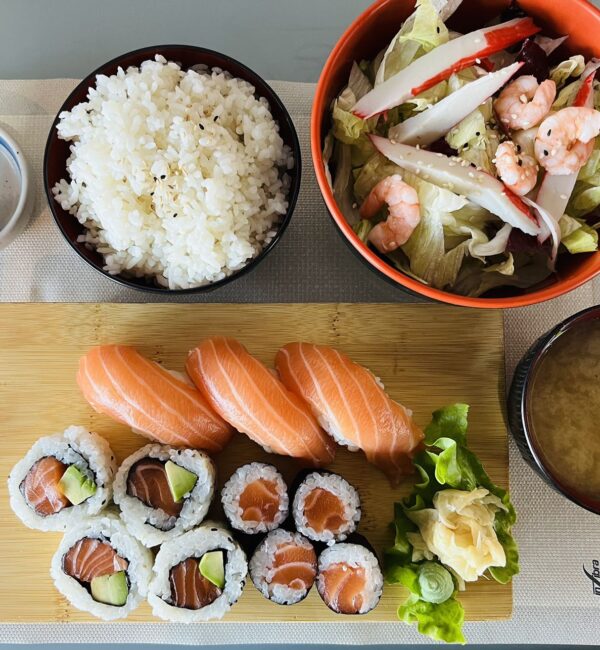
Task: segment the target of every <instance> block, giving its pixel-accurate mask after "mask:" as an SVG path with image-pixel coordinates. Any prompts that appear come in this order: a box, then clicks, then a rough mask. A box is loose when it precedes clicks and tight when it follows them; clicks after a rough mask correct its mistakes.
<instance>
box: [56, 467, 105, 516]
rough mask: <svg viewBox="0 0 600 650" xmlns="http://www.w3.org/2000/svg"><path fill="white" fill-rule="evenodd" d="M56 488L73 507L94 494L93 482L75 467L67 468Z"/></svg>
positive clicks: (94, 485) (94, 486)
mask: <svg viewBox="0 0 600 650" xmlns="http://www.w3.org/2000/svg"><path fill="white" fill-rule="evenodd" d="M58 487H59V489H60V490H61V492H62V493H63V494H64V495H65V496H66V497H67V499H69V501H70V502H71V503H72V504H73V505H74V506H78V505H79V504H80V503H83V502H84V501H85V500H86V499H89V498H90V497H91V496H92V495H94V494H95V493H96V484H95V483H94V481H92V479H89V478H88V477H87V476H85V474H82V472H80V471H79V470H78V469H77V467H75V465H71V466H70V467H67V469H66V470H65V473H64V474H63V475H62V478H61V479H60V481H59V482H58Z"/></svg>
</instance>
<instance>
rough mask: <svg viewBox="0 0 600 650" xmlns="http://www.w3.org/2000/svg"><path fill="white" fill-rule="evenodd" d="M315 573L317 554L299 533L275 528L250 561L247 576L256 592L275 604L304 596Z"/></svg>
mask: <svg viewBox="0 0 600 650" xmlns="http://www.w3.org/2000/svg"><path fill="white" fill-rule="evenodd" d="M316 575H317V554H316V553H315V549H314V547H313V545H312V544H311V543H310V542H309V541H308V540H307V539H306V537H304V536H302V535H300V533H290V532H289V531H287V530H275V531H273V532H271V533H269V534H268V535H267V536H266V537H265V539H264V540H263V541H262V542H261V543H260V545H259V546H258V548H257V549H256V551H255V552H254V555H253V556H252V559H251V560H250V577H251V578H252V582H253V583H254V586H255V587H256V588H257V589H258V590H259V591H260V593H261V594H262V595H263V596H264V597H265V598H268V599H269V600H272V601H273V602H274V603H277V604H278V605H293V604H295V603H298V602H300V601H301V600H303V599H304V598H306V596H307V595H308V592H309V591H310V589H311V587H312V586H313V583H314V581H315V577H316Z"/></svg>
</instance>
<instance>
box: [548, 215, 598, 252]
mask: <svg viewBox="0 0 600 650" xmlns="http://www.w3.org/2000/svg"><path fill="white" fill-rule="evenodd" d="M558 223H559V226H560V234H561V238H560V243H561V244H562V245H563V246H564V247H565V248H566V249H567V250H568V251H569V253H571V254H577V253H593V252H595V251H597V250H598V233H597V232H596V230H594V229H593V228H591V227H590V226H588V225H587V223H585V221H583V220H582V219H575V218H573V217H570V216H569V215H568V214H565V215H563V217H562V219H561V220H560V221H559V222H558Z"/></svg>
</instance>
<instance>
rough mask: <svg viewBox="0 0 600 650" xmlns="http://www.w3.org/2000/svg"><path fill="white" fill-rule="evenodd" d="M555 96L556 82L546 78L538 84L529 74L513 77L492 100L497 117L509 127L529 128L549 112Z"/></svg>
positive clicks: (517, 128)
mask: <svg viewBox="0 0 600 650" xmlns="http://www.w3.org/2000/svg"><path fill="white" fill-rule="evenodd" d="M555 97H556V84H555V83H554V81H552V79H546V81H542V83H541V84H538V82H537V79H536V78H535V77H533V76H531V75H523V76H522V77H519V78H518V79H515V80H514V81H513V82H512V83H510V84H509V85H508V86H506V88H505V89H504V90H503V91H502V92H501V93H500V95H499V96H498V99H497V100H496V101H495V102H494V109H495V110H496V114H497V115H498V118H499V119H500V121H501V122H502V124H504V126H506V127H508V128H509V129H516V130H519V129H529V128H530V127H532V126H535V125H536V124H539V123H540V122H541V121H542V120H543V119H544V118H545V117H546V115H548V113H549V112H550V108H551V107H552V103H553V102H554V98H555Z"/></svg>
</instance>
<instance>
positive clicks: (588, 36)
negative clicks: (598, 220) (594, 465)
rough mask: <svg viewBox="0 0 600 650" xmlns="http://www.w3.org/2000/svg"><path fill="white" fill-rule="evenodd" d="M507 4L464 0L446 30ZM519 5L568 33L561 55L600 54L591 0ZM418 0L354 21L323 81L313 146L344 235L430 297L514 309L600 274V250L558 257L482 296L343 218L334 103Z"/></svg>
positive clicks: (548, 31) (399, 282)
mask: <svg viewBox="0 0 600 650" xmlns="http://www.w3.org/2000/svg"><path fill="white" fill-rule="evenodd" d="M508 5H509V2H507V1H503V0H463V2H462V4H461V5H460V6H459V8H458V9H457V10H456V12H455V13H454V14H453V15H452V16H451V17H450V18H449V19H448V20H447V21H446V24H447V26H448V29H450V30H456V31H458V32H461V33H466V32H468V31H472V30H475V29H480V28H481V27H483V26H485V25H486V23H488V21H490V20H492V19H493V18H494V17H497V16H498V15H499V14H500V13H501V12H502V11H503V10H505V9H506V8H507V7H508ZM519 5H520V7H521V8H522V9H523V10H524V11H525V12H526V13H527V14H528V15H529V16H531V17H532V18H533V19H534V21H535V23H536V24H537V25H538V26H539V27H541V28H542V33H543V34H544V35H545V36H560V35H566V34H568V35H569V38H568V40H566V42H565V43H563V44H562V45H561V46H560V47H559V49H558V50H557V51H556V52H555V53H554V55H553V56H552V60H553V61H554V60H556V61H562V60H563V59H565V58H567V57H569V56H571V55H573V54H582V55H583V56H584V57H585V59H586V60H587V59H588V58H590V57H593V56H600V40H598V34H600V11H599V10H598V9H596V8H595V7H594V6H593V5H591V4H589V3H588V2H586V1H585V0H564V1H562V2H547V1H545V0H522V1H521V0H520V1H519ZM414 8H415V3H414V2H413V1H412V0H377V1H376V2H375V3H373V4H372V5H371V6H370V7H369V8H368V9H367V10H366V11H365V12H364V13H362V14H361V15H360V16H359V17H358V18H356V20H355V21H354V22H353V23H352V24H351V25H350V26H349V27H348V29H347V30H346V31H345V33H344V34H343V35H342V36H341V38H340V40H339V41H338V42H337V44H336V46H335V47H334V48H333V50H332V52H331V54H330V56H329V58H328V60H327V62H326V64H325V66H324V68H323V71H322V73H321V77H320V79H319V83H318V85H317V91H316V95H315V100H314V103H313V111H312V120H311V149H312V157H313V164H314V167H315V173H316V176H317V180H318V183H319V186H320V189H321V193H322V195H323V198H324V201H325V204H326V206H327V209H328V211H329V213H330V215H331V217H332V219H333V221H334V223H335V224H336V226H337V228H338V230H339V232H340V234H341V236H342V238H343V239H344V240H345V242H346V243H347V244H348V245H349V246H350V248H351V249H352V250H353V252H355V253H356V254H357V255H358V256H359V257H360V258H362V260H363V261H364V262H365V263H366V264H367V265H368V266H369V267H371V268H372V269H374V270H375V271H376V272H379V274H381V275H382V276H383V277H384V278H385V279H386V280H388V281H389V282H391V283H393V284H395V285H396V286H399V287H401V288H403V289H404V290H406V291H408V292H412V293H416V294H418V295H421V296H424V297H427V298H429V299H432V300H437V301H441V302H446V303H451V304H455V305H461V306H467V307H479V308H481V307H483V308H509V307H520V306H526V305H531V304H535V303H539V302H543V301H545V300H548V299H551V298H556V297H558V296H560V295H562V294H564V293H566V292H568V291H571V290H573V289H575V288H576V287H578V286H580V285H581V284H583V283H584V282H587V281H588V280H590V279H591V278H593V277H594V276H595V275H597V274H598V273H600V252H597V251H596V252H593V253H579V254H576V255H569V254H563V255H559V261H558V264H557V268H556V272H555V273H553V274H552V275H550V276H549V277H548V278H546V279H543V280H541V281H540V282H538V283H537V284H535V285H534V286H532V287H529V288H528V289H519V288H515V287H498V288H495V289H492V290H490V291H488V292H486V293H484V294H482V295H481V296H477V297H473V296H464V295H459V294H458V293H451V292H449V291H445V290H441V289H436V288H434V287H433V286H431V285H429V284H426V283H424V282H422V281H421V280H419V279H418V278H417V277H412V275H411V274H407V273H404V272H403V271H401V270H398V269H397V268H396V267H394V266H392V264H391V263H389V262H388V261H387V260H386V259H385V257H384V256H383V255H381V254H379V253H378V252H377V251H376V250H375V249H374V248H372V247H371V246H368V245H367V244H366V243H363V241H362V240H361V238H360V237H359V236H358V235H357V234H356V233H355V231H354V229H353V226H352V224H350V223H349V221H348V220H347V218H346V216H344V214H343V212H342V210H341V209H340V206H339V205H338V203H337V201H336V199H335V198H334V195H333V190H332V187H331V184H330V181H329V179H328V175H327V173H326V165H325V158H324V155H323V147H324V144H325V138H326V136H327V134H328V133H329V132H330V129H331V124H332V121H331V106H332V103H333V101H334V100H335V99H336V98H337V97H338V96H339V94H340V92H341V91H342V89H343V88H345V86H346V84H347V83H348V77H349V74H350V70H351V68H352V66H353V63H354V62H359V61H361V60H365V59H366V60H368V61H371V60H373V59H374V57H376V55H377V54H378V53H379V52H380V51H381V50H382V48H385V47H387V45H388V43H389V42H390V41H391V40H392V39H393V38H394V36H395V35H396V34H397V32H398V29H399V28H400V25H401V24H402V22H403V21H404V20H405V19H406V18H407V17H408V16H409V15H410V14H411V13H412V12H413V10H414Z"/></svg>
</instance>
